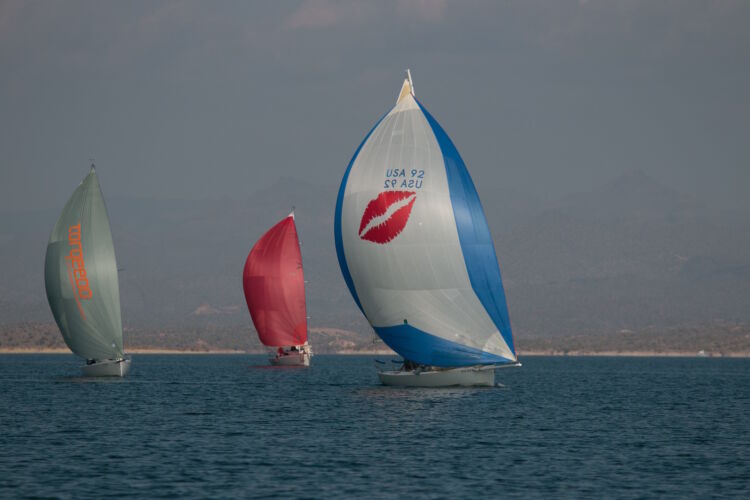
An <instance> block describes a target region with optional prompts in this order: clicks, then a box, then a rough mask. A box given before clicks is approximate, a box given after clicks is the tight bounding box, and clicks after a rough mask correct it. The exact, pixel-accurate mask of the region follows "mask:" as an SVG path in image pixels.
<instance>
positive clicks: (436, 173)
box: [334, 78, 516, 367]
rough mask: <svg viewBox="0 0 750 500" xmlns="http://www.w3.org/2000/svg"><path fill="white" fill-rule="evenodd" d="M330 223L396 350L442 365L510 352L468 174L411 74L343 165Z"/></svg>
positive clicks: (369, 311) (348, 268) (351, 276)
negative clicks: (392, 103)
mask: <svg viewBox="0 0 750 500" xmlns="http://www.w3.org/2000/svg"><path fill="white" fill-rule="evenodd" d="M334 233H335V240H336V241H335V242H336V253H337V255H338V260H339V265H340V267H341V272H342V274H343V275H344V280H345V281H346V284H347V286H348V287H349V291H350V292H351V294H352V297H353V298H354V301H355V302H356V303H357V305H358V306H359V308H360V309H361V310H362V312H363V314H364V315H365V317H366V318H367V320H368V321H369V322H370V324H371V325H372V327H373V328H374V330H375V332H376V333H377V334H378V335H379V336H380V337H381V338H382V339H383V341H384V342H385V343H386V344H387V345H388V346H390V347H391V348H392V349H393V350H394V351H396V352H397V353H399V354H400V355H402V356H403V357H404V358H406V359H409V360H411V361H414V362H417V363H421V364H425V365H432V366H442V367H458V366H472V365H481V364H503V363H511V362H515V361H516V354H515V348H514V346H513V335H512V332H511V326H510V320H509V317H508V308H507V305H506V299H505V292H504V290H503V284H502V279H501V277H500V269H499V266H498V262H497V256H496V254H495V248H494V244H493V242H492V236H491V235H490V231H489V228H488V226H487V221H486V219H485V216H484V211H483V210H482V205H481V203H480V201H479V197H478V195H477V192H476V189H475V187H474V183H473V182H472V180H471V177H470V176H469V172H468V171H467V170H466V166H465V165H464V162H463V160H462V159H461V156H459V154H458V151H457V150H456V148H455V146H454V145H453V142H452V141H451V140H450V138H449V137H448V135H447V134H446V133H445V131H444V130H443V129H442V128H441V127H440V125H439V124H438V123H437V122H436V121H435V119H434V118H433V117H432V115H430V113H428V112H427V110H426V109H425V108H424V106H422V104H421V103H420V102H419V101H417V100H416V98H415V97H414V92H413V87H412V84H411V78H407V79H406V80H405V81H404V83H403V85H402V87H401V91H400V93H399V97H398V100H397V102H396V106H395V107H394V108H393V109H392V110H391V111H390V112H389V113H388V114H386V115H385V116H384V117H383V118H382V119H381V120H380V121H379V122H378V123H377V124H376V125H375V127H374V128H373V129H372V130H371V131H370V133H369V134H368V135H367V136H366V137H365V139H364V141H363V142H362V144H360V146H359V148H357V150H356V152H355V153H354V157H353V158H352V160H351V162H350V163H349V166H348V167H347V169H346V172H345V173H344V178H343V180H342V182H341V187H340V189H339V194H338V199H337V202H336V213H335V221H334Z"/></svg>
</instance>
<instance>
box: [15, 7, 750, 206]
mask: <svg viewBox="0 0 750 500" xmlns="http://www.w3.org/2000/svg"><path fill="white" fill-rule="evenodd" d="M749 26H750V2H746V1H707V0H701V1H658V2H654V1H648V0H646V1H626V2H616V1H597V0H589V1H583V0H582V1H560V0H555V1H548V0H547V1H539V2H536V1H530V0H522V1H511V2H507V1H506V2H501V1H497V0H488V1H477V2H474V1H460V2H459V1H440V0H435V1H412V2H407V1H399V2H396V1H392V2H390V1H383V2H380V1H378V2H373V1H369V2H333V1H326V0H311V1H294V2H292V1H289V2H283V1H280V2H262V3H261V2H257V3H254V2H245V1H238V2H190V1H185V2H120V1H117V2H108V1H91V2H77V1H64V2H32V1H23V2H21V1H0V174H1V175H2V182H1V183H0V210H2V211H8V210H16V209H30V208H41V207H44V208H47V207H58V206H62V204H63V203H64V201H65V199H67V197H68V196H69V195H70V193H71V191H72V190H73V189H74V187H75V186H76V185H77V184H78V182H79V181H80V179H81V178H82V177H83V176H84V175H85V174H86V172H87V164H88V158H89V157H91V156H93V157H95V158H96V161H97V165H98V167H99V168H98V170H99V174H100V178H101V181H102V185H103V189H104V192H105V195H107V196H108V197H111V196H146V197H186V198H199V197H220V196H230V197H234V198H237V197H243V196H246V195H247V194H249V193H252V192H254V191H257V190H258V189H261V188H263V187H265V186H268V185H270V184H272V183H274V182H276V181H277V180H278V179H279V177H296V178H300V179H303V180H307V181H311V182H315V183H318V184H332V185H335V186H338V183H339V182H340V180H341V175H342V173H343V171H344V169H345V168H346V165H347V163H348V161H349V159H350V157H351V155H352V153H353V152H354V149H355V148H356V146H357V145H358V144H359V142H360V141H361V140H362V138H363V137H364V135H365V134H366V132H367V131H368V130H369V129H370V127H371V126H372V125H373V123H374V122H375V121H376V120H377V119H378V118H379V117H380V116H381V115H382V114H384V113H385V112H386V111H388V110H389V109H390V107H391V106H392V105H393V104H394V102H395V98H396V95H397V93H398V90H399V86H400V84H401V79H402V76H403V70H404V69H405V68H407V67H409V68H411V70H412V75H413V77H414V84H415V88H416V94H417V97H418V98H419V99H420V100H421V101H422V102H423V103H424V104H425V106H426V107H427V108H428V109H429V110H430V111H431V112H432V114H433V115H434V116H435V117H436V118H437V119H438V121H440V122H441V124H442V125H443V126H444V128H445V129H446V131H447V132H448V133H449V134H450V135H451V136H452V138H453V139H454V141H455V143H456V145H457V147H458V149H459V151H460V152H461V154H462V156H463V157H464V160H465V161H466V162H467V164H468V166H469V170H470V172H471V174H472V176H473V177H474V180H475V182H476V183H477V184H478V186H479V190H480V195H482V196H491V195H492V192H493V190H495V189H499V188H503V189H515V190H518V191H521V192H528V193H531V194H535V195H538V196H542V197H546V198H554V197H558V196H560V195H563V194H566V193H569V192H574V191H582V190H586V189H588V188H590V187H591V186H594V185H597V184H601V183H603V182H606V181H608V180H610V179H612V178H613V177H615V176H616V175H618V174H619V173H622V172H626V171H628V170H632V169H636V168H638V169H641V170H643V171H645V172H646V173H648V174H649V175H651V176H653V177H654V178H656V179H658V180H659V181H661V182H663V183H665V184H667V185H669V186H673V187H675V188H676V189H679V190H682V191H685V192H688V193H691V194H695V195H697V196H699V197H701V198H702V199H704V200H707V201H708V202H710V203H715V204H719V205H722V206H731V207H741V208H743V209H748V208H750V202H748V201H747V200H746V197H747V191H748V188H750V94H749V92H750V91H749V89H750V28H748V27H749ZM332 203H333V201H332Z"/></svg>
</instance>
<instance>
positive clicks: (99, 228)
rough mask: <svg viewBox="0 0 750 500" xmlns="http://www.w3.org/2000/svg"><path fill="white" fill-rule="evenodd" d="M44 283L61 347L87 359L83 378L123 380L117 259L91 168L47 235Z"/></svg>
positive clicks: (124, 364) (127, 364)
mask: <svg viewBox="0 0 750 500" xmlns="http://www.w3.org/2000/svg"><path fill="white" fill-rule="evenodd" d="M44 284H45V288H46V291H47V301H48V302H49V306H50V309H52V315H53V316H54V317H55V322H56V323H57V326H58V327H59V328H60V332H61V333H62V336H63V339H64V340H65V343H66V344H67V345H68V347H69V348H70V350H71V351H73V353H74V354H76V355H78V356H80V357H82V358H83V359H85V360H86V364H85V365H84V366H83V367H82V368H83V373H84V375H86V376H91V377H106V376H116V377H123V376H125V374H127V373H128V371H129V370H130V359H129V358H126V357H125V354H124V351H123V345H122V318H121V316H120V287H119V284H118V279H117V261H116V260H115V248H114V245H113V243H112V232H111V230H110V227H109V216H108V215H107V207H106V205H105V204H104V198H103V197H102V191H101V188H100V187H99V180H98V178H97V176H96V168H95V167H94V165H93V164H92V165H91V171H90V172H89V174H88V175H87V176H86V177H85V178H84V179H83V181H81V184H80V185H79V186H78V188H76V190H75V191H74V192H73V195H72V196H71V197H70V199H69V200H68V202H67V203H66V204H65V207H64V208H63V211H62V214H61V215H60V218H59V219H58V220H57V223H56V224H55V227H54V229H53V230H52V234H51V235H50V237H49V243H48V244H47V255H46V258H45V263H44Z"/></svg>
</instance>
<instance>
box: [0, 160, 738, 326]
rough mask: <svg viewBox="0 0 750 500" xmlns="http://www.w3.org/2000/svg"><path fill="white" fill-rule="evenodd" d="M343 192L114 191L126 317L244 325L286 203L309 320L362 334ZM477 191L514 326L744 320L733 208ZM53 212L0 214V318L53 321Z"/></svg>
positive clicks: (675, 200)
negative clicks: (258, 265) (254, 264)
mask: <svg viewBox="0 0 750 500" xmlns="http://www.w3.org/2000/svg"><path fill="white" fill-rule="evenodd" d="M71 189H72V188H71ZM337 189H338V179H335V180H331V182H330V183H328V184H326V185H316V184H310V183H306V182H301V181H298V180H295V179H280V180H279V181H278V182H277V183H276V184H274V185H273V186H271V187H269V188H267V189H262V190H259V191H257V192H254V193H252V194H249V195H248V197H247V198H246V199H243V200H233V199H228V198H225V199H202V200H192V201H187V200H151V199H136V198H115V199H112V200H108V207H109V211H110V217H111V221H112V226H113V233H114V238H115V249H116V253H117V257H118V265H119V267H120V268H121V272H120V287H121V297H122V306H123V319H124V321H125V323H126V324H128V325H132V326H134V327H138V328H155V327H165V328H166V327H169V328H172V327H174V328H179V327H180V326H185V327H190V328H205V329H211V328H219V327H221V328H225V327H231V326H235V327H237V328H242V329H251V328H252V326H251V322H250V317H249V314H248V313H247V311H246V308H245V305H244V297H243V295H242V286H241V270H242V266H243V264H244V261H245V258H246V256H247V252H248V251H249V250H250V248H251V246H252V245H253V243H254V242H255V241H256V240H257V238H258V237H259V236H260V235H261V234H262V233H263V232H264V231H265V230H266V229H268V228H269V227H271V225H273V224H274V223H275V222H277V221H278V220H280V219H281V218H282V217H284V216H285V215H287V214H288V213H289V211H290V210H291V208H292V206H295V207H296V212H295V214H296V217H297V226H298V230H299V234H300V239H301V241H302V254H303V262H304V266H305V275H306V280H307V281H308V284H307V285H306V286H307V299H308V311H309V314H310V316H311V319H310V325H311V327H328V328H339V329H341V330H346V331H355V332H360V333H366V332H369V331H370V330H369V327H368V325H367V323H366V322H365V321H364V319H363V318H362V315H361V313H360V312H359V310H358V309H357V308H356V306H355V305H354V302H353V301H352V299H351V297H350V295H349V293H348V291H347V290H346V286H345V285H344V282H343V280H342V278H341V275H340V271H339V269H338V264H337V261H336V255H335V249H334V245H333V211H334V204H335V198H336V192H337ZM103 190H104V193H105V196H106V192H107V187H106V186H103ZM478 190H479V193H480V197H481V198H482V202H483V206H484V208H485V212H486V215H487V220H488V223H489V224H490V229H491V231H492V234H493V236H494V238H495V245H496V249H497V252H498V257H499V261H500V264H501V271H502V274H503V279H504V282H505V286H506V293H507V296H508V302H509V307H510V313H511V321H512V324H513V326H514V329H515V332H516V334H517V336H519V337H524V336H533V337H539V336H542V337H554V336H562V335H573V334H581V333H591V334H595V333H599V332H601V333H606V332H616V331H619V330H621V329H632V330H638V329H643V328H658V327H672V326H673V325H677V324H681V325H682V324H688V323H691V322H695V323H703V324H705V323H710V322H711V321H715V320H729V321H737V322H750V224H749V223H748V222H747V218H745V217H743V214H727V213H726V212H718V211H717V212H714V211H713V209H712V207H710V206H706V205H705V204H702V203H700V202H699V201H697V200H695V199H692V198H691V197H689V196H686V195H683V194H682V193H679V192H677V191H674V190H671V189H669V188H667V187H665V186H663V185H661V184H659V183H658V182H656V181H654V180H653V179H652V178H650V177H649V176H647V175H646V174H644V173H643V172H640V171H634V172H631V173H628V174H626V175H624V176H621V177H619V178H617V179H614V180H612V181H611V182H609V183H607V184H605V185H603V186H600V187H599V188H597V189H595V190H592V191H589V192H585V193H579V194H574V195H570V196H566V197H565V198H563V199H561V200H559V201H557V202H555V203H552V204H547V205H545V204H542V203H541V202H539V201H538V200H536V199H534V198H533V197H531V196H527V195H524V194H523V193H519V192H517V191H513V190H503V189H497V188H494V189H493V188H492V187H491V186H478ZM57 215H58V214H57V212H56V211H52V210H45V211H36V212H23V213H14V214H0V256H2V258H3V259H4V261H5V262H6V263H11V264H10V265H9V266H8V268H7V270H6V272H5V277H4V279H3V281H2V283H0V324H5V325H8V324H15V323H20V322H24V321H51V315H50V313H49V310H48V308H47V304H46V299H45V297H44V284H43V263H44V252H45V248H46V242H47V237H48V235H49V232H50V230H51V228H52V226H53V225H54V222H55V220H56V219H57Z"/></svg>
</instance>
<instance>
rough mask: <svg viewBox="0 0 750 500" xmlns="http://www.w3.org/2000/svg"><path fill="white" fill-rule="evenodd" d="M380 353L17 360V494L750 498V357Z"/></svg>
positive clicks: (13, 426)
mask: <svg viewBox="0 0 750 500" xmlns="http://www.w3.org/2000/svg"><path fill="white" fill-rule="evenodd" d="M373 359H374V358H371V357H349V356H316V357H314V358H313V360H312V362H313V366H312V367H310V368H309V369H283V368H271V367H270V366H266V359H265V357H261V356H241V355H233V356H219V355H210V356H208V355H206V356H195V355H193V356H190V355H184V356H157V355H134V356H133V366H132V371H131V374H130V375H129V376H128V377H127V378H125V379H122V380H119V379H117V380H93V379H83V378H78V377H77V375H78V374H79V373H80V371H79V365H80V362H79V361H78V360H77V359H76V358H74V357H73V356H72V355H0V497H2V498H9V497H24V496H54V497H63V498H66V497H67V498H85V497H97V498H101V497H105V496H117V497H137V498H144V497H153V498H167V497H172V498H174V497H206V496H212V497H297V496H302V497H316V498H323V497H352V496H366V497H382V498H388V497H392V498H405V497H436V498H456V497H462V498H467V497H469V496H471V497H486V498H500V497H506V496H515V497H523V498H560V497H569V498H581V497H589V498H601V497H607V498H644V497H658V498H684V497H693V498H707V497H722V498H730V497H736V498H750V360H742V359H701V358H695V359H675V358H672V359H669V358H589V357H578V358H576V357H568V358H553V357H527V358H524V359H522V361H523V363H524V366H523V368H519V369H517V368H513V369H506V370H500V371H498V372H497V375H498V376H497V379H498V381H499V382H501V383H502V384H504V387H496V388H490V389H488V388H485V389H478V388H477V389H458V388H456V389H430V390H427V389H396V388H388V387H383V386H380V385H378V382H377V377H376V375H375V367H374V363H373Z"/></svg>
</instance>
